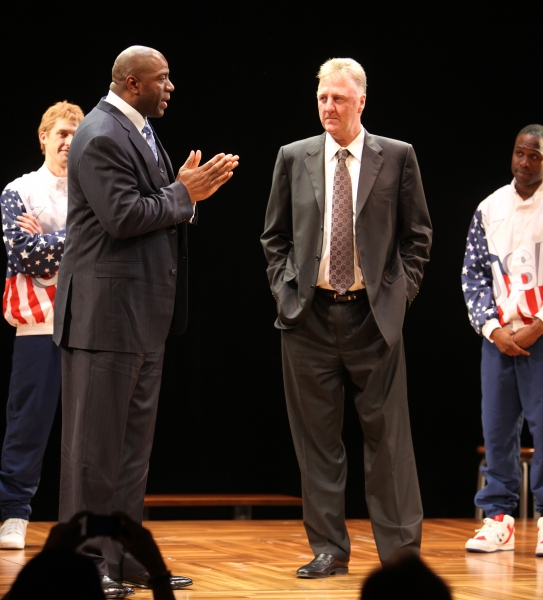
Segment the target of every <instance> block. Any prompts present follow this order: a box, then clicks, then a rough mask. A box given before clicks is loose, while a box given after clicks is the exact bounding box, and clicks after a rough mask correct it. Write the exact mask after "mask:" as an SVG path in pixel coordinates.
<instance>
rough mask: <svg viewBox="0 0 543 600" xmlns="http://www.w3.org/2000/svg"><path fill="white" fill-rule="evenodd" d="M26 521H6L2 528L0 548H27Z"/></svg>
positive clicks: (0, 531) (0, 528)
mask: <svg viewBox="0 0 543 600" xmlns="http://www.w3.org/2000/svg"><path fill="white" fill-rule="evenodd" d="M27 525H28V521H27V520H26V519H6V520H5V521H4V524H3V525H2V527H0V548H3V549H4V550H21V549H22V548H24V547H25V536H26V527H27Z"/></svg>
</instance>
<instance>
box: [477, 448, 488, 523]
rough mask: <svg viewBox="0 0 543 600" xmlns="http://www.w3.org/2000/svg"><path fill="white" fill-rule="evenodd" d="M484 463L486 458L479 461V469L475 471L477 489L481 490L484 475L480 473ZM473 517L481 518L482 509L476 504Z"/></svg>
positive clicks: (483, 483) (484, 480) (484, 481)
mask: <svg viewBox="0 0 543 600" xmlns="http://www.w3.org/2000/svg"><path fill="white" fill-rule="evenodd" d="M485 465H486V459H484V458H483V460H481V462H480V463H479V470H478V471H477V491H478V492H479V491H480V490H482V489H483V488H484V487H485V485H486V479H485V476H484V475H483V474H482V473H481V467H484V466H485ZM475 518H476V519H478V520H479V521H480V520H481V519H482V518H483V509H482V508H479V507H478V506H476V507H475Z"/></svg>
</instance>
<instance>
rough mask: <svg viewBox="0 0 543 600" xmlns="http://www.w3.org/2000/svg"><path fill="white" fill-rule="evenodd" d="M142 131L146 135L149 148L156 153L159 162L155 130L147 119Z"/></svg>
mask: <svg viewBox="0 0 543 600" xmlns="http://www.w3.org/2000/svg"><path fill="white" fill-rule="evenodd" d="M141 132H142V133H143V135H144V136H145V141H146V142H147V143H148V144H149V148H151V150H152V151H153V154H154V155H155V160H156V161H157V162H158V152H157V150H156V142H155V136H154V135H153V130H152V129H151V128H150V127H149V123H147V121H145V125H144V127H143V129H142V130H141Z"/></svg>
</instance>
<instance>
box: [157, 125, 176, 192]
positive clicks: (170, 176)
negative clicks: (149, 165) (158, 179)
mask: <svg viewBox="0 0 543 600" xmlns="http://www.w3.org/2000/svg"><path fill="white" fill-rule="evenodd" d="M153 133H154V134H155V142H156V147H157V149H158V152H159V154H160V155H161V156H162V160H163V161H164V164H165V165H166V171H167V173H168V179H169V181H170V182H171V181H174V179H175V174H174V172H173V167H172V163H171V161H170V157H169V156H168V154H167V153H166V150H164V146H163V145H162V143H161V141H160V140H159V139H158V136H157V134H156V131H155V130H154V129H153Z"/></svg>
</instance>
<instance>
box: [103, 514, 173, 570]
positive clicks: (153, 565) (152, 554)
mask: <svg viewBox="0 0 543 600" xmlns="http://www.w3.org/2000/svg"><path fill="white" fill-rule="evenodd" d="M113 514H114V515H115V516H117V517H119V518H120V519H121V535H120V536H119V537H118V538H117V539H118V540H119V542H121V544H122V545H123V546H124V547H125V549H126V550H128V551H129V552H130V553H131V554H133V555H134V556H135V558H136V559H137V560H139V561H140V562H141V564H142V565H143V566H144V567H145V569H146V570H147V571H148V572H149V575H150V576H151V577H154V576H156V575H161V574H162V573H166V572H167V570H168V569H167V568H166V564H165V562H164V559H163V558H162V555H161V554H160V550H159V549H158V546H157V545H156V542H155V540H154V539H153V536H152V534H151V532H150V531H149V530H148V529H146V528H145V527H142V526H141V525H140V524H139V523H136V521H134V520H133V519H131V518H130V517H128V516H127V515H125V514H124V513H122V512H115V513H113Z"/></svg>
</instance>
